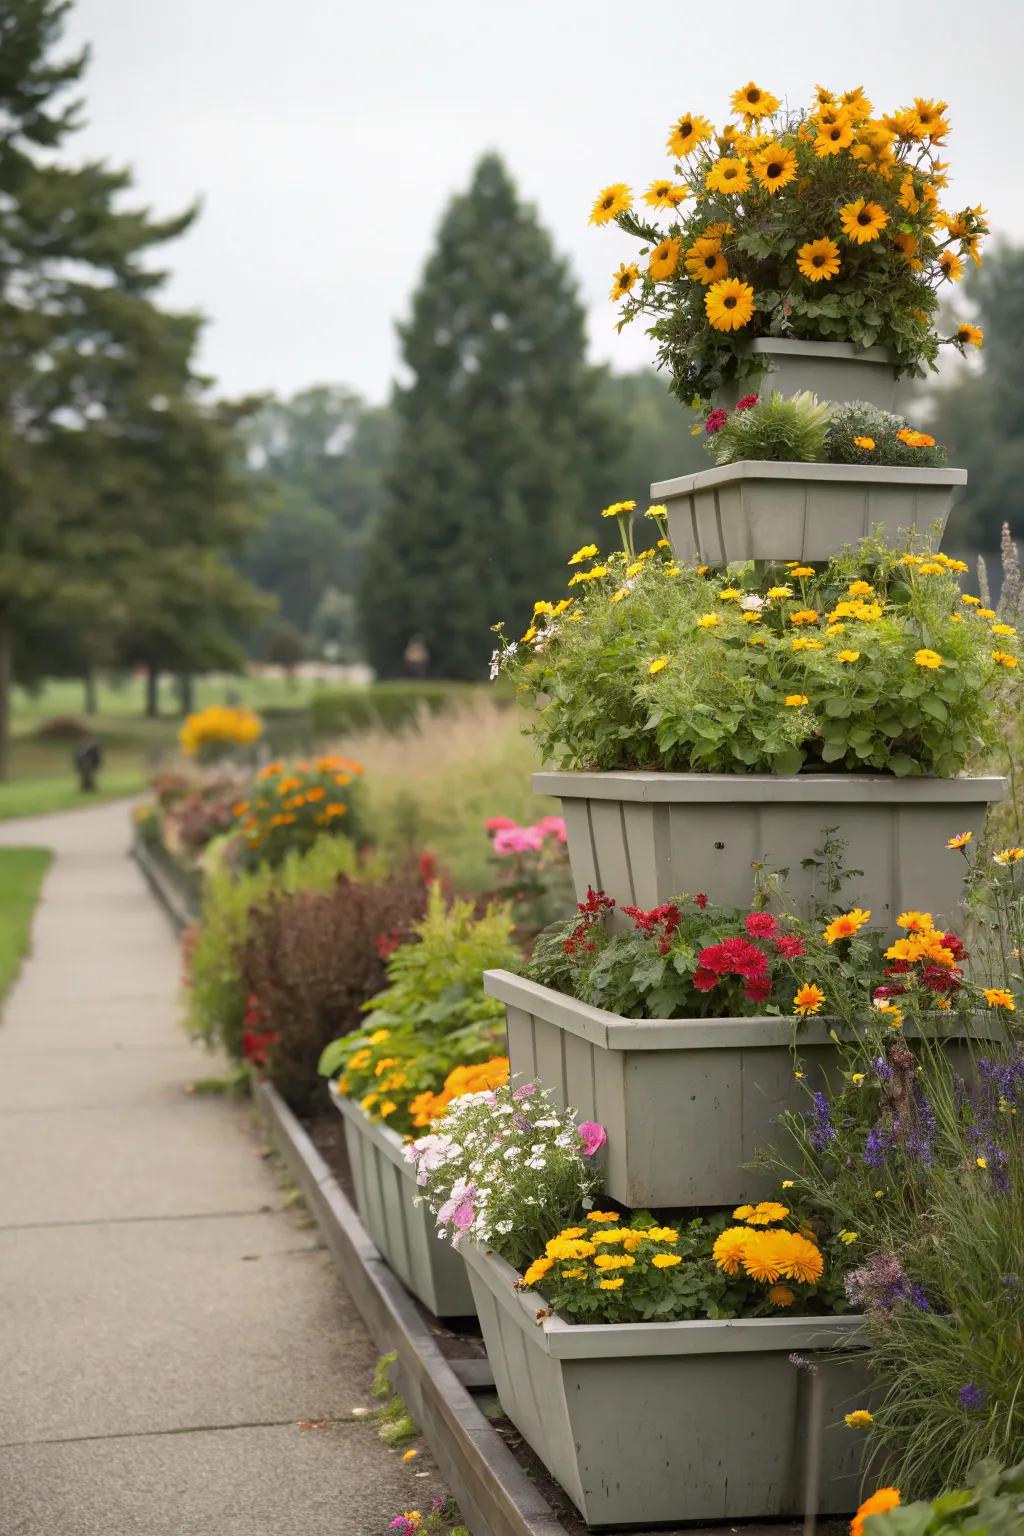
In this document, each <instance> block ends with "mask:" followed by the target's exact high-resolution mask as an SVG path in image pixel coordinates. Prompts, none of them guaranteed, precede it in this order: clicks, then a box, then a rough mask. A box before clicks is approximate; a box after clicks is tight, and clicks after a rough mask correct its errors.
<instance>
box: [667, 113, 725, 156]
mask: <svg viewBox="0 0 1024 1536" xmlns="http://www.w3.org/2000/svg"><path fill="white" fill-rule="evenodd" d="M714 131H715V130H714V128H713V127H712V126H711V124H710V123H709V122H708V120H707V118H706V117H696V116H694V114H693V113H692V112H684V113H683V115H682V117H680V118H677V119H676V121H675V122H674V123H673V124H672V127H671V128H670V129H669V131H668V139H667V140H666V143H665V147H666V149H668V150H669V152H670V153H671V154H673V155H677V156H678V157H679V159H680V160H682V159H685V157H686V156H687V155H690V154H692V153H693V151H694V150H695V149H696V148H697V146H698V145H699V144H703V143H704V142H705V141H706V140H707V139H710V138H711V137H712V135H713V134H714Z"/></svg>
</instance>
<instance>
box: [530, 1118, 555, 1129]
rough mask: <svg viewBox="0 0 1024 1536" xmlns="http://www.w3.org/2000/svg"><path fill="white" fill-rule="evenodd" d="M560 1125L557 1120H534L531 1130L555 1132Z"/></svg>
mask: <svg viewBox="0 0 1024 1536" xmlns="http://www.w3.org/2000/svg"><path fill="white" fill-rule="evenodd" d="M560 1123H561V1122H560V1121H558V1120H535V1121H534V1122H533V1128H534V1130H535V1131H557V1130H558V1127H559V1125H560Z"/></svg>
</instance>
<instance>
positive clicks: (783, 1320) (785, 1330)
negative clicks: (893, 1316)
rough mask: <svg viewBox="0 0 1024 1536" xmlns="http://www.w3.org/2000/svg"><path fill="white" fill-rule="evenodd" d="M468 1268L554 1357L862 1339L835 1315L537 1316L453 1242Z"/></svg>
mask: <svg viewBox="0 0 1024 1536" xmlns="http://www.w3.org/2000/svg"><path fill="white" fill-rule="evenodd" d="M460 1251H461V1253H462V1256H463V1258H464V1259H465V1261H466V1264H467V1265H468V1267H469V1268H470V1269H472V1270H475V1271H476V1273H477V1274H478V1275H480V1276H481V1277H482V1278H483V1279H484V1280H485V1282H486V1283H487V1285H488V1289H489V1290H490V1291H491V1293H492V1295H493V1296H494V1298H495V1300H496V1301H497V1302H498V1304H499V1306H501V1308H502V1309H503V1311H505V1312H506V1313H507V1314H508V1315H509V1316H510V1317H512V1318H513V1319H514V1321H515V1322H516V1323H517V1324H518V1325H519V1327H520V1328H521V1329H522V1331H523V1332H524V1333H529V1334H530V1336H531V1338H532V1340H533V1342H534V1344H535V1345H536V1346H539V1347H540V1348H541V1349H543V1351H544V1353H545V1354H547V1355H551V1356H552V1357H554V1358H555V1359H561V1360H586V1359H612V1358H617V1359H624V1358H629V1357H633V1356H639V1355H720V1354H755V1353H760V1352H761V1351H769V1350H770V1351H772V1352H774V1353H778V1352H780V1351H782V1350H785V1351H786V1352H787V1353H789V1352H792V1351H793V1350H805V1349H807V1350H810V1349H849V1348H852V1347H856V1346H858V1345H862V1344H864V1343H865V1342H866V1335H865V1331H864V1319H863V1317H861V1316H860V1315H859V1314H856V1313H855V1314H852V1315H850V1314H847V1315H844V1316H841V1317H836V1316H832V1317H830V1316H828V1314H822V1315H821V1316H820V1317H737V1318H725V1319H711V1318H699V1319H696V1320H695V1321H693V1322H676V1323H567V1322H566V1321H565V1320H564V1318H561V1317H556V1316H552V1317H543V1318H538V1316H537V1312H538V1307H537V1303H536V1301H535V1300H533V1299H532V1298H528V1299H524V1298H523V1296H522V1295H521V1294H520V1293H519V1292H518V1291H516V1290H514V1289H513V1286H514V1284H515V1282H516V1281H517V1280H519V1279H521V1276H520V1275H519V1274H518V1273H517V1272H516V1270H514V1269H513V1268H512V1266H511V1265H510V1264H507V1263H506V1262H505V1260H504V1259H502V1258H500V1257H499V1255H498V1254H496V1253H494V1252H492V1251H491V1250H490V1249H486V1250H485V1249H482V1248H480V1247H479V1246H478V1245H477V1244H476V1243H473V1242H466V1243H462V1244H460Z"/></svg>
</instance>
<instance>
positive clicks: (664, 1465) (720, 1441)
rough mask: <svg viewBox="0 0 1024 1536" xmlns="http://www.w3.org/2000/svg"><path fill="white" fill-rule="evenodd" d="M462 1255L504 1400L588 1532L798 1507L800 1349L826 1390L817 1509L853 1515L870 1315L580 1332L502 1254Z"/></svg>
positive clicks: (802, 1428)
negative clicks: (847, 1421) (541, 1314)
mask: <svg viewBox="0 0 1024 1536" xmlns="http://www.w3.org/2000/svg"><path fill="white" fill-rule="evenodd" d="M463 1252H464V1255H465V1260H466V1267H467V1269H468V1270H469V1276H470V1280H471V1283H472V1286H473V1294H474V1296H475V1297H476V1304H477V1313H478V1315H479V1318H480V1326H481V1329H482V1331H483V1336H484V1344H485V1345H486V1347H487V1354H488V1358H489V1359H490V1362H491V1366H492V1368H493V1370H494V1379H495V1384H496V1386H497V1389H498V1398H499V1400H500V1402H501V1406H502V1408H503V1409H504V1411H505V1413H506V1414H507V1415H508V1417H509V1418H510V1419H511V1420H512V1423H513V1424H514V1425H515V1426H516V1428H517V1429H518V1430H519V1432H520V1434H521V1435H522V1436H523V1437H524V1439H526V1440H527V1441H528V1442H529V1444H530V1445H531V1446H532V1447H533V1449H534V1451H535V1452H536V1453H537V1455H538V1456H539V1457H540V1459H541V1461H542V1462H543V1463H544V1465H545V1466H546V1467H547V1468H548V1470H549V1471H550V1472H551V1473H552V1475H553V1476H554V1477H555V1478H557V1480H558V1482H559V1483H561V1485H562V1487H563V1488H564V1489H565V1491H566V1493H567V1494H568V1495H569V1497H570V1498H571V1499H572V1501H573V1503H574V1504H575V1505H576V1507H577V1509H578V1510H579V1511H580V1513H581V1514H582V1516H583V1518H584V1520H585V1521H586V1522H587V1524H588V1525H590V1526H596V1527H599V1528H600V1527H602V1526H614V1527H618V1526H621V1525H628V1526H638V1525H643V1526H644V1527H646V1526H647V1525H653V1524H656V1523H658V1522H663V1521H664V1522H669V1521H671V1522H673V1523H674V1522H677V1521H686V1520H744V1519H756V1518H761V1519H772V1518H778V1517H783V1516H795V1515H800V1514H802V1513H803V1511H804V1500H803V1480H804V1475H805V1467H804V1456H805V1452H806V1449H807V1445H808V1441H809V1439H811V1440H813V1437H812V1436H810V1435H809V1430H810V1424H809V1419H810V1411H811V1409H810V1397H811V1393H810V1386H811V1380H810V1377H809V1375H808V1373H807V1372H806V1371H802V1370H798V1369H797V1368H796V1367H795V1366H794V1365H792V1364H791V1363H790V1361H789V1358H788V1357H789V1355H790V1353H791V1352H794V1351H796V1352H798V1353H799V1354H801V1355H803V1356H810V1357H811V1358H812V1359H813V1360H814V1363H815V1365H816V1366H817V1370H818V1373H819V1378H820V1380H821V1383H822V1455H821V1463H820V1471H821V1495H820V1504H819V1511H820V1512H821V1513H824V1514H844V1513H848V1512H849V1511H850V1510H852V1509H855V1508H856V1506H857V1503H858V1479H859V1463H860V1452H861V1450H862V1442H861V1441H860V1440H859V1439H858V1437H857V1436H856V1435H853V1434H851V1433H850V1431H849V1430H848V1429H847V1428H846V1427H845V1425H844V1424H843V1422H842V1419H843V1414H844V1413H846V1412H848V1411H849V1410H850V1409H851V1408H854V1407H861V1406H863V1404H864V1403H865V1401H866V1399H867V1392H868V1383H867V1373H866V1369H865V1366H864V1363H863V1356H862V1355H861V1352H860V1351H859V1350H858V1349H857V1347H856V1346H857V1345H858V1344H859V1343H861V1342H862V1336H861V1320H860V1318H858V1317H804V1318H799V1317H767V1318H747V1319H736V1320H735V1321H728V1322H704V1321H702V1322H692V1323H620V1324H605V1325H603V1326H602V1325H601V1324H586V1325H579V1324H576V1325H574V1324H570V1323H565V1322H563V1321H562V1320H561V1319H560V1318H558V1317H545V1318H541V1319H538V1317H537V1312H538V1308H539V1306H540V1305H541V1303H540V1302H539V1300H538V1299H537V1296H536V1293H535V1292H527V1293H526V1294H525V1295H524V1296H520V1295H519V1294H518V1292H516V1291H515V1290H513V1285H514V1283H515V1281H516V1279H517V1278H518V1276H517V1275H516V1273H515V1271H514V1270H513V1269H511V1268H510V1267H509V1265H507V1264H506V1263H505V1262H504V1261H503V1260H502V1259H500V1258H498V1257H497V1255H496V1254H492V1253H488V1252H484V1251H483V1250H481V1249H479V1248H477V1247H475V1246H474V1245H473V1244H472V1243H467V1244H466V1245H465V1247H464V1249H463ZM821 1351H828V1352H829V1354H828V1355H827V1356H822V1355H821V1353H820V1352H821ZM837 1351H849V1354H848V1355H847V1357H846V1358H842V1356H841V1355H840V1356H839V1357H838V1358H837V1355H836V1352H837Z"/></svg>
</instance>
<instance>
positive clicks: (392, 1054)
mask: <svg viewBox="0 0 1024 1536" xmlns="http://www.w3.org/2000/svg"><path fill="white" fill-rule="evenodd" d="M510 935H511V923H510V919H509V914H508V911H507V910H506V909H505V908H504V907H492V908H488V910H487V911H486V913H485V914H484V915H483V916H482V917H475V916H474V913H473V907H472V903H470V902H458V901H456V902H453V903H451V905H449V904H448V903H447V902H446V901H445V899H444V897H443V895H442V893H441V890H440V887H439V886H437V885H435V887H434V888H433V890H432V891H431V894H430V899H429V902H428V907H427V913H426V916H425V917H424V919H423V921H422V922H421V923H419V924H417V925H415V927H414V937H413V939H412V941H411V942H408V943H398V942H397V941H395V942H392V941H390V940H389V938H388V936H387V935H382V937H381V939H380V940H379V941H378V942H379V943H380V944H381V945H382V946H383V949H384V952H385V953H387V954H388V956H389V958H388V986H387V987H386V988H385V989H384V991H383V992H380V993H378V994H377V996H376V997H374V998H371V1000H370V1002H369V1003H368V1005H367V1009H368V1011H369V1012H370V1013H371V1015H372V1017H371V1019H370V1021H369V1023H368V1024H367V1025H366V1026H365V1027H364V1028H363V1029H361V1030H358V1031H356V1032H355V1033H353V1034H349V1035H344V1036H342V1037H341V1038H340V1039H338V1040H333V1041H332V1042H331V1043H330V1044H329V1045H328V1046H327V1047H326V1049H325V1050H324V1052H323V1054H322V1056H321V1058H320V1067H319V1070H320V1072H321V1073H322V1074H323V1075H324V1076H326V1077H329V1078H331V1080H332V1081H331V1084H330V1087H331V1096H332V1101H333V1103H334V1105H335V1107H336V1108H337V1109H338V1111H339V1112H340V1113H341V1115H342V1116H343V1117H344V1122H345V1145H346V1149H347V1151H348V1158H349V1164H350V1166H351V1170H352V1182H353V1185H354V1189H355V1196H356V1206H357V1208H358V1211H359V1215H360V1218H361V1220H362V1222H363V1225H364V1226H365V1227H366V1229H367V1231H368V1232H369V1234H370V1236H371V1238H372V1239H373V1241H374V1242H375V1243H376V1245H377V1247H378V1248H379V1249H380V1251H381V1253H382V1254H383V1255H384V1257H385V1258H386V1259H387V1261H388V1263H389V1264H390V1265H391V1267H392V1269H393V1270H394V1271H395V1273H396V1274H397V1275H398V1276H399V1278H400V1279H401V1280H402V1281H403V1283H404V1284H405V1285H406V1286H407V1287H408V1289H409V1290H410V1291H411V1292H412V1293H413V1295H414V1296H416V1298H417V1299H418V1300H419V1301H421V1302H422V1303H423V1304H424V1306H426V1307H428V1308H429V1310H430V1311H431V1312H433V1313H434V1314H435V1315H436V1316H439V1317H461V1316H469V1315H471V1314H472V1311H473V1302H472V1297H471V1295H470V1291H469V1286H468V1284H467V1281H466V1275H465V1270H464V1268H463V1267H462V1265H461V1263H460V1262H459V1260H458V1257H457V1256H456V1255H453V1254H452V1252H451V1249H450V1248H447V1247H445V1245H444V1244H442V1243H440V1242H438V1240H437V1238H436V1237H435V1235H434V1231H433V1223H432V1222H431V1221H430V1220H429V1219H428V1216H427V1214H426V1213H425V1212H424V1211H423V1210H422V1209H419V1208H418V1207H417V1206H416V1205H415V1204H414V1196H415V1193H416V1182H415V1175H414V1171H413V1169H412V1167H411V1166H410V1164H409V1162H408V1160H407V1159H406V1157H405V1148H406V1145H407V1142H408V1139H409V1138H410V1136H412V1135H414V1134H416V1133H417V1132H419V1131H422V1130H425V1129H426V1128H427V1127H429V1125H430V1123H431V1121H432V1120H433V1119H434V1118H435V1116H436V1115H438V1114H440V1113H441V1112H442V1111H443V1110H444V1108H445V1107H446V1106H447V1104H448V1103H449V1102H450V1101H451V1099H452V1098H453V1097H454V1096H456V1095H458V1094H462V1093H469V1092H475V1091H478V1090H480V1089H483V1088H488V1087H494V1086H496V1085H497V1084H499V1083H501V1082H503V1081H504V1080H505V1079H506V1077H507V1076H508V1059H507V1057H506V1056H505V1054H504V1044H505V1032H504V1029H503V1027H502V1008H501V1004H500V1003H498V1002H496V1001H494V1000H492V999H491V998H489V997H487V996H486V995H485V993H484V990H483V982H482V972H483V971H484V970H485V969H486V968H487V967H488V966H490V965H495V964H498V965H502V966H509V967H514V966H515V965H516V964H517V963H518V961H519V952H518V950H517V949H516V947H515V945H514V944H513V943H512V940H511V937H510Z"/></svg>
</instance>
